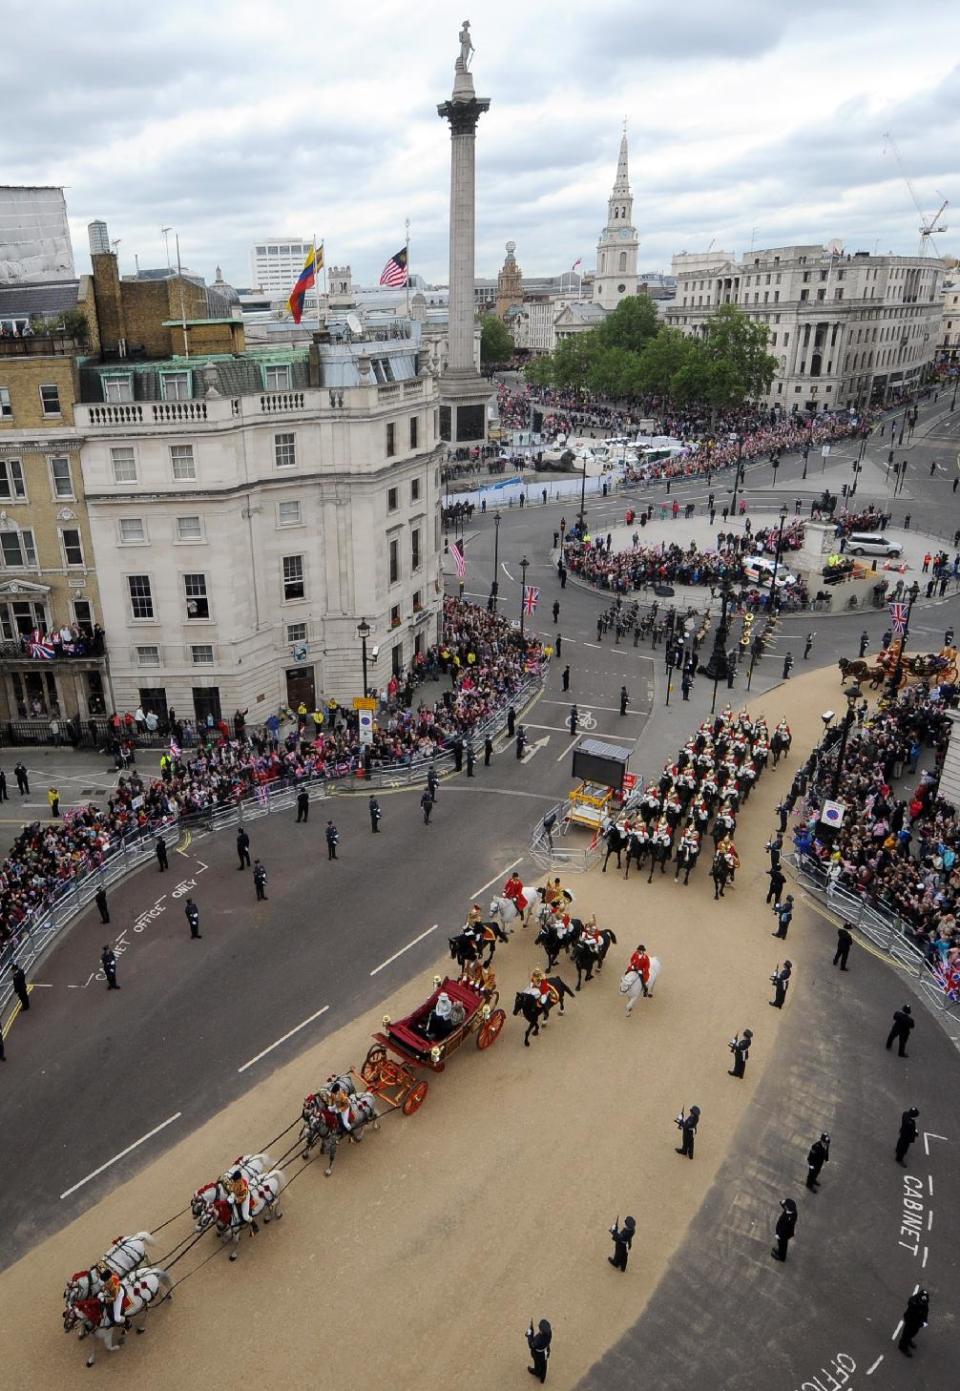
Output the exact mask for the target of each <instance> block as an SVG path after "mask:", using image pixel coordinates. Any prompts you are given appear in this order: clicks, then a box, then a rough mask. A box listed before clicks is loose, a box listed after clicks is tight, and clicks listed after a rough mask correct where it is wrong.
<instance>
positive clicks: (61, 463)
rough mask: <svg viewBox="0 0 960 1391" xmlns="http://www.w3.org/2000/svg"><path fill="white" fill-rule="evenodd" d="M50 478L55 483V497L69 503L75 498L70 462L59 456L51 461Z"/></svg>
mask: <svg viewBox="0 0 960 1391" xmlns="http://www.w3.org/2000/svg"><path fill="white" fill-rule="evenodd" d="M50 477H51V480H52V482H53V496H54V497H55V498H63V499H64V501H69V500H71V499H72V498H73V479H72V478H71V476H70V460H69V459H68V458H66V457H65V456H64V455H61V454H58V455H57V456H56V457H55V458H53V459H51V460H50Z"/></svg>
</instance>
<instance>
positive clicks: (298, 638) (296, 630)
mask: <svg viewBox="0 0 960 1391" xmlns="http://www.w3.org/2000/svg"><path fill="white" fill-rule="evenodd" d="M306 640H307V625H306V623H288V624H287V642H306Z"/></svg>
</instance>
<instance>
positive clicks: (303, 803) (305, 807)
mask: <svg viewBox="0 0 960 1391" xmlns="http://www.w3.org/2000/svg"><path fill="white" fill-rule="evenodd" d="M309 820H310V793H309V792H308V791H307V789H306V788H305V787H301V789H300V791H299V792H298V793H297V825H298V826H299V825H300V822H301V821H309Z"/></svg>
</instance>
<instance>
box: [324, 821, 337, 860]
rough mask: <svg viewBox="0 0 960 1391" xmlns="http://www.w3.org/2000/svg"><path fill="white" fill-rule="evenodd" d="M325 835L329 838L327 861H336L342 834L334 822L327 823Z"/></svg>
mask: <svg viewBox="0 0 960 1391" xmlns="http://www.w3.org/2000/svg"><path fill="white" fill-rule="evenodd" d="M325 835H326V837H327V859H328V860H335V859H336V858H337V846H338V845H339V843H340V832H339V831H338V830H337V828H336V826H335V825H334V824H333V822H332V821H328V822H327V829H326V831H325Z"/></svg>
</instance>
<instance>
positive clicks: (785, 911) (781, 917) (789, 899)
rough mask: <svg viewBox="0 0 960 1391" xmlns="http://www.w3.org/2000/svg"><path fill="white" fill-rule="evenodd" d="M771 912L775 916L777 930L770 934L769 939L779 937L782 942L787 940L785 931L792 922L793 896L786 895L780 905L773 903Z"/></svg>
mask: <svg viewBox="0 0 960 1391" xmlns="http://www.w3.org/2000/svg"><path fill="white" fill-rule="evenodd" d="M773 911H774V913H776V915H777V930H776V932H771V934H770V936H771V937H780V938H782V939H783V940H784V941H786V939H787V931H788V930H789V927H790V923H791V922H792V921H793V894H787V896H786V898H785V899H784V900H783V902H782V903H775V904H774V905H773Z"/></svg>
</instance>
